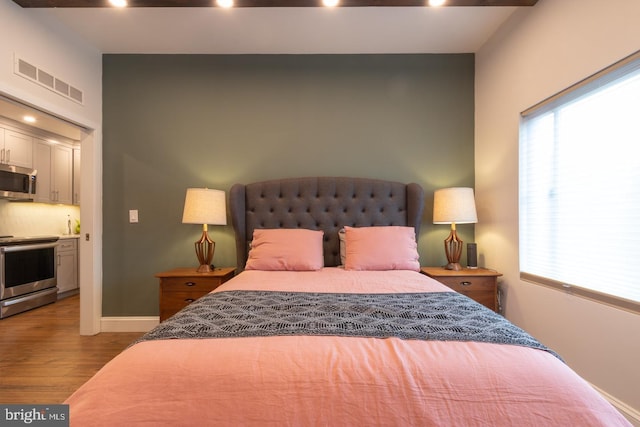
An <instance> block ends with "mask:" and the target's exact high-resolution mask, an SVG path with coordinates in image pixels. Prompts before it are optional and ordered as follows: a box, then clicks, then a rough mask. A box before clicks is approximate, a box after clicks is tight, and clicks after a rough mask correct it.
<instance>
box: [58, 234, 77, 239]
mask: <svg viewBox="0 0 640 427" xmlns="http://www.w3.org/2000/svg"><path fill="white" fill-rule="evenodd" d="M79 238H80V235H79V234H60V235H58V239H60V240H62V239H79Z"/></svg>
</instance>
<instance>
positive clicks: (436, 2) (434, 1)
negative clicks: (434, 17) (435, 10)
mask: <svg viewBox="0 0 640 427" xmlns="http://www.w3.org/2000/svg"><path fill="white" fill-rule="evenodd" d="M446 1H447V0H429V6H434V7H438V6H442V5H443V4H445V3H446Z"/></svg>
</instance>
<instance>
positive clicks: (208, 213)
mask: <svg viewBox="0 0 640 427" xmlns="http://www.w3.org/2000/svg"><path fill="white" fill-rule="evenodd" d="M182 223H183V224H202V236H201V237H200V240H198V241H197V242H196V243H195V247H196V256H197V257H198V262H199V263H200V266H199V267H198V270H197V271H198V273H206V272H209V271H211V261H212V260H213V253H214V251H215V248H216V244H215V242H214V241H213V240H211V238H210V237H209V235H208V234H207V225H208V224H211V225H226V224H227V205H226V199H225V193H224V191H222V190H211V189H208V188H187V195H186V197H185V199H184V211H183V213H182Z"/></svg>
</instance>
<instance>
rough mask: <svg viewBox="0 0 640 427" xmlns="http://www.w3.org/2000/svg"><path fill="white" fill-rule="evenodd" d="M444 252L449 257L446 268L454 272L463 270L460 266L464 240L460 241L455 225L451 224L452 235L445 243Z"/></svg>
mask: <svg viewBox="0 0 640 427" xmlns="http://www.w3.org/2000/svg"><path fill="white" fill-rule="evenodd" d="M444 252H445V254H446V255H447V265H446V266H445V267H444V268H445V269H446V270H454V271H460V270H462V266H461V265H460V256H461V255H462V240H460V238H459V237H458V233H456V226H455V224H451V233H450V234H449V237H447V238H446V239H445V241H444Z"/></svg>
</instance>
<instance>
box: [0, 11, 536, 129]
mask: <svg viewBox="0 0 640 427" xmlns="http://www.w3.org/2000/svg"><path fill="white" fill-rule="evenodd" d="M128 1H129V5H130V6H134V7H128V8H122V9H119V8H113V7H105V6H106V0H14V3H16V4H18V5H19V6H21V7H23V8H24V11H23V12H24V13H25V14H27V15H32V16H33V17H34V19H36V20H37V21H39V22H41V23H42V25H45V26H48V27H51V28H53V29H54V31H57V32H59V33H62V34H66V35H67V36H70V37H73V38H76V39H80V40H82V41H84V42H85V43H87V44H88V45H90V46H92V47H94V48H95V49H97V50H98V51H100V52H101V53H105V54H118V53H121V54H187V53H189V54H357V53H369V54H377V53H386V54H394V53H471V52H477V51H478V49H479V48H480V47H481V46H482V45H483V44H484V43H485V42H486V41H487V40H488V38H489V37H490V36H491V35H492V34H493V33H494V32H495V31H496V30H497V29H498V28H499V27H500V25H501V24H502V23H503V22H505V21H506V20H507V19H508V18H509V16H510V15H511V14H512V13H513V12H514V11H515V10H517V9H518V8H519V7H530V6H533V5H534V4H535V3H536V2H537V1H538V0H448V2H449V6H452V5H454V6H455V5H457V6H464V7H439V8H436V7H425V6H415V5H416V4H419V5H423V4H424V2H425V1H426V0H341V4H342V6H347V7H336V8H326V7H302V6H309V5H312V6H314V2H316V1H318V0H235V2H236V6H240V7H234V8H232V9H223V8H219V7H209V6H211V4H212V2H213V0H128ZM203 4H204V5H206V6H208V7H195V6H202V5H203ZM149 5H153V6H167V7H146V6H149ZM265 5H267V6H266V7H265ZM402 5H404V6H402ZM406 5H409V6H406ZM185 6H189V7H185ZM256 6H261V7H256ZM27 110H28V111H29V110H30V112H32V113H33V109H29V108H27ZM23 113H24V112H22V111H19V108H18V107H17V106H16V105H15V103H7V102H6V101H0V116H2V115H4V116H5V117H10V118H13V119H14V120H21V119H20V118H21V117H22V116H23V115H24V114H23ZM37 123H38V124H36V125H35V126H38V127H41V128H43V129H46V130H48V131H51V132H54V133H57V134H61V135H66V136H70V133H72V134H73V135H74V136H75V135H77V132H78V129H77V128H74V127H71V128H68V129H65V127H66V126H68V124H67V123H65V122H62V123H56V122H55V120H53V121H51V120H48V119H46V118H45V117H42V118H39V119H38V122H37ZM61 126H62V127H61ZM73 139H75V138H73Z"/></svg>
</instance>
